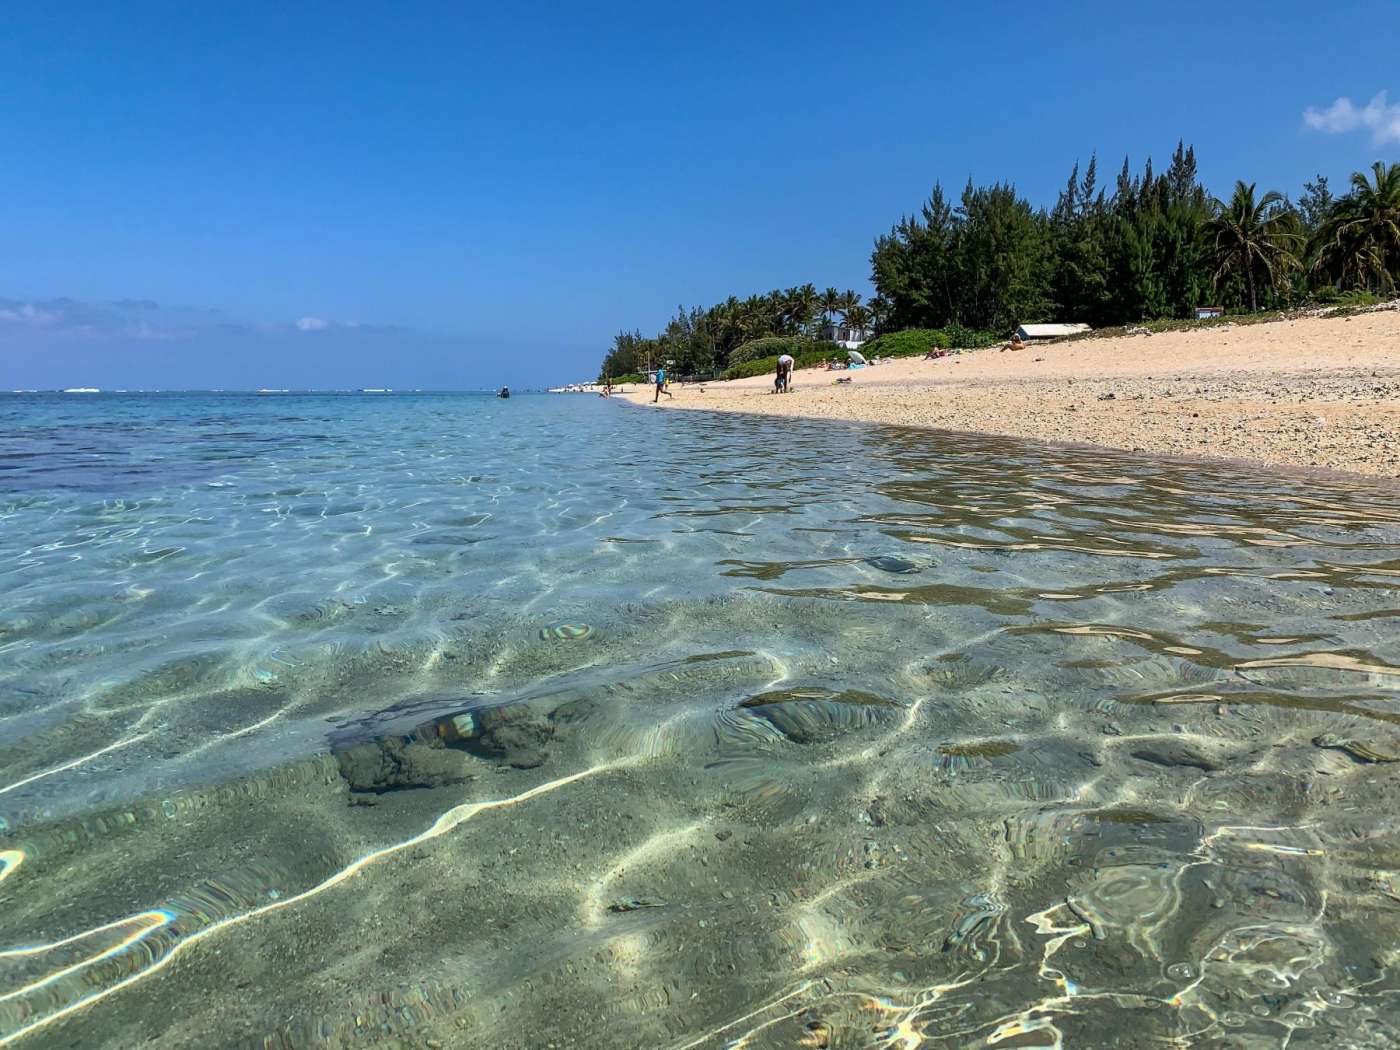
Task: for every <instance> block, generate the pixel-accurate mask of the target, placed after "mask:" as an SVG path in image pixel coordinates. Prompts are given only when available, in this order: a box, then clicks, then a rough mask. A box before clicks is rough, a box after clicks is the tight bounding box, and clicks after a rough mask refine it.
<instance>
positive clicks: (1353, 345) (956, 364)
mask: <svg viewBox="0 0 1400 1050" xmlns="http://www.w3.org/2000/svg"><path fill="white" fill-rule="evenodd" d="M838 375H839V376H843V377H844V376H849V377H850V379H851V382H850V383H849V384H837V383H836V382H835V380H836V378H837V376H838ZM772 385H773V382H772V377H771V376H756V377H754V378H752V379H741V380H736V381H733V382H727V383H708V384H704V385H698V386H679V385H677V386H673V387H672V388H671V392H672V394H673V395H674V397H673V398H671V399H667V398H665V397H664V396H663V397H662V399H661V405H662V406H663V407H665V408H682V409H709V410H712V411H725V412H749V413H760V414H764V415H791V416H808V417H818V418H832V419H846V420H859V421H866V422H874V423H886V424H897V425H907V426H917V427H935V428H939V429H945V430H964V431H980V432H983V433H989V434H1004V435H1009V436H1014V437H1024V438H1035V439H1040V440H1046V441H1073V442H1085V443H1089V444H1094V445H1102V446H1105V447H1108V448H1117V449H1127V450H1131V451H1142V452H1154V453H1165V454H1169V455H1180V456H1191V457H1207V458H1220V459H1233V460H1247V461H1252V462H1256V463H1265V464H1273V465H1287V466H1293V467H1305V468H1319V469H1326V470H1337V471H1348V472H1352V473H1358V474H1371V475H1379V476H1396V475H1400V312H1398V311H1395V310H1387V311H1380V312H1376V313H1370V314H1360V315H1353V316H1349V317H1330V318H1317V317H1309V318H1299V319H1296V320H1283V321H1277V322H1272V323H1265V324H1250V325H1239V326H1232V325H1223V326H1218V327H1210V328H1202V329H1198V330H1195V331H1184V332H1169V333H1161V334H1157V335H1151V336H1148V335H1138V336H1121V337H1115V338H1101V339H1084V340H1078V341H1073V342H1066V343H1058V344H1046V345H1043V346H1031V347H1028V348H1027V349H1025V350H1020V351H1011V350H998V349H991V350H979V351H972V352H966V353H961V354H956V355H953V356H951V357H945V358H941V359H939V360H936V361H925V360H922V359H910V358H906V359H903V360H898V361H889V362H884V363H882V364H879V365H877V366H874V367H871V368H868V369H862V370H858V371H854V372H850V373H845V372H842V373H829V372H824V371H818V370H812V369H807V370H803V371H800V372H798V373H797V375H796V377H795V379H794V382H793V391H792V393H791V394H790V395H787V396H775V395H774V394H773V393H772ZM623 396H624V397H626V398H627V399H628V400H631V401H634V402H638V403H645V404H647V405H650V404H651V398H652V392H651V391H650V390H637V391H634V392H632V393H629V394H625V395H623Z"/></svg>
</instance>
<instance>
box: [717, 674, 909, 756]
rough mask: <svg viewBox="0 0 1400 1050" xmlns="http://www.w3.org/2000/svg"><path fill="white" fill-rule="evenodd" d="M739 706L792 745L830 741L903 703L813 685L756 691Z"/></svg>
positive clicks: (878, 719) (883, 718)
mask: <svg viewBox="0 0 1400 1050" xmlns="http://www.w3.org/2000/svg"><path fill="white" fill-rule="evenodd" d="M739 707H740V709H741V710H745V711H748V712H749V713H750V714H753V715H756V716H758V717H760V718H762V719H764V720H765V721H766V722H768V723H769V724H770V725H771V726H773V728H774V729H776V730H778V732H780V733H782V734H783V735H784V736H785V737H787V738H788V739H789V740H791V741H792V742H793V743H795V744H815V743H820V742H822V741H826V740H831V739H833V738H835V737H837V736H840V735H841V734H842V733H845V732H847V731H849V730H852V729H865V728H868V727H870V726H874V725H878V724H881V723H883V722H885V721H887V720H889V719H890V718H891V716H893V715H894V714H896V713H897V712H901V711H903V710H904V706H903V705H902V704H899V703H896V702H895V701H894V700H890V699H888V698H887V697H883V696H877V695H876V694H875V693H866V692H862V691H860V690H856V689H847V690H845V691H844V692H840V693H837V692H833V691H832V690H829V689H820V688H815V687H805V688H797V689H780V690H774V691H773V692H768V693H759V694H758V695H757V696H751V697H749V698H748V699H746V700H744V701H742V702H741V703H740V704H739Z"/></svg>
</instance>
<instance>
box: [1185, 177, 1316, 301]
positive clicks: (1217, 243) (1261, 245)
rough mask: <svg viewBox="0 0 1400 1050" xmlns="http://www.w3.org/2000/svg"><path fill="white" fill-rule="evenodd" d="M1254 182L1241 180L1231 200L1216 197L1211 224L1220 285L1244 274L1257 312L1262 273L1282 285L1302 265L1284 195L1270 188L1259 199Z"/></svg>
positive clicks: (1209, 229) (1208, 229)
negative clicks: (1288, 272) (1222, 279)
mask: <svg viewBox="0 0 1400 1050" xmlns="http://www.w3.org/2000/svg"><path fill="white" fill-rule="evenodd" d="M1254 186H1255V184H1254V183H1252V182H1251V183H1248V184H1246V183H1245V182H1244V181H1242V180H1241V181H1239V182H1236V183H1235V192H1234V194H1233V195H1231V197H1230V202H1229V203H1228V204H1227V203H1225V202H1224V201H1220V200H1212V201H1211V205H1212V211H1213V212H1214V214H1213V215H1212V217H1211V218H1210V220H1209V221H1207V223H1206V236H1207V237H1208V238H1209V241H1210V253H1211V257H1212V260H1213V261H1214V263H1215V282H1216V284H1217V285H1218V284H1219V283H1220V280H1221V278H1223V277H1226V276H1227V275H1229V274H1231V273H1238V274H1239V275H1240V276H1242V277H1243V278H1244V283H1245V289H1246V291H1247V292H1248V294H1249V309H1250V310H1251V311H1255V310H1258V309H1259V294H1258V287H1257V285H1258V278H1259V276H1260V275H1261V274H1262V276H1263V277H1264V280H1265V281H1266V282H1267V284H1268V285H1269V286H1270V287H1275V288H1276V287H1277V286H1278V283H1279V280H1280V279H1281V278H1282V277H1283V276H1284V274H1285V273H1287V271H1289V270H1293V269H1298V268H1299V266H1300V264H1299V262H1298V258H1297V256H1295V255H1294V254H1293V252H1292V248H1293V246H1294V245H1296V244H1297V242H1298V241H1299V240H1300V239H1301V235H1300V234H1299V233H1298V230H1297V218H1296V217H1295V216H1294V214H1293V212H1292V210H1291V209H1289V208H1288V206H1287V201H1286V200H1285V199H1284V196H1283V194H1281V193H1279V192H1278V191H1277V190H1270V191H1269V192H1268V193H1266V194H1264V196H1262V197H1260V198H1258V199H1257V200H1256V199H1255V196H1254Z"/></svg>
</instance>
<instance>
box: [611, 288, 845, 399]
mask: <svg viewBox="0 0 1400 1050" xmlns="http://www.w3.org/2000/svg"><path fill="white" fill-rule="evenodd" d="M862 298H863V297H862V296H861V295H860V294H859V293H857V292H854V291H851V290H849V289H847V290H846V291H838V290H837V289H835V288H827V289H826V290H825V291H818V290H817V287H816V286H815V285H812V284H804V285H800V286H798V287H794V288H787V289H774V290H773V291H771V292H768V293H767V294H764V295H751V296H749V297H748V298H745V299H739V298H738V297H736V296H732V295H731V296H730V297H729V298H728V299H726V300H725V301H724V302H722V303H718V304H717V305H715V306H710V307H685V306H680V307H677V308H676V315H675V316H674V317H673V318H671V320H670V321H668V322H667V324H666V327H665V328H664V329H663V330H662V331H661V332H659V333H657V334H656V335H655V336H643V335H642V333H641V332H639V331H632V332H619V333H618V334H617V335H616V336H615V337H614V338H613V345H612V349H610V350H609V351H608V353H607V355H606V356H605V357H604V358H603V367H602V371H601V372H600V373H599V378H600V379H601V378H606V377H609V376H611V377H613V378H617V377H619V376H626V375H634V374H636V373H638V372H644V371H646V370H648V369H650V368H655V367H657V366H658V365H663V364H665V363H666V362H667V361H670V362H673V364H672V365H670V366H669V367H670V368H671V369H672V371H673V372H674V373H675V374H677V375H693V374H697V373H706V372H718V371H723V370H724V369H725V368H727V367H728V366H730V365H732V364H737V363H739V361H740V360H742V359H744V358H743V355H742V354H738V353H736V351H738V350H739V348H740V347H741V346H743V345H744V344H746V343H754V342H756V341H757V340H760V339H766V338H770V337H773V336H790V337H793V338H798V339H813V340H814V339H816V337H817V336H818V334H819V332H820V329H821V327H822V325H824V324H827V323H831V322H832V321H833V320H834V319H836V318H838V317H839V318H840V319H841V323H842V324H844V325H849V326H850V327H853V328H867V327H869V326H870V325H871V323H872V321H873V317H872V315H871V312H870V310H869V308H868V307H867V306H866V305H865V303H864V302H863V301H862Z"/></svg>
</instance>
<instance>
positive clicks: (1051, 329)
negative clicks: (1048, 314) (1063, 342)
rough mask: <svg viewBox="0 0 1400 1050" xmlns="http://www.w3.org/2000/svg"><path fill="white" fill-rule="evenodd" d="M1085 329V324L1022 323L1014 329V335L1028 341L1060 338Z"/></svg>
mask: <svg viewBox="0 0 1400 1050" xmlns="http://www.w3.org/2000/svg"><path fill="white" fill-rule="evenodd" d="M1087 331H1089V326H1088V325H1087V324H1023V325H1020V326H1019V327H1018V328H1017V329H1016V337H1017V338H1018V339H1020V340H1021V341H1022V342H1023V343H1029V342H1030V341H1031V340H1033V339H1061V338H1063V337H1064V336H1067V335H1078V334H1079V333H1080V332H1087Z"/></svg>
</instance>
